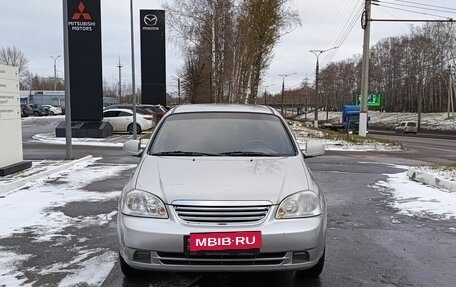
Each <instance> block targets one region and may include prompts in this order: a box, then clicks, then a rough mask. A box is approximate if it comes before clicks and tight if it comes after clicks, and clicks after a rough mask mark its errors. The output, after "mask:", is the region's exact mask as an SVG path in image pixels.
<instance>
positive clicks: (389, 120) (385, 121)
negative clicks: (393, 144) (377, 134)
mask: <svg viewBox="0 0 456 287" xmlns="http://www.w3.org/2000/svg"><path fill="white" fill-rule="evenodd" d="M369 117H370V121H369V123H370V125H371V126H373V127H374V128H375V127H378V128H380V127H381V128H389V129H393V127H394V125H395V124H398V123H400V122H401V121H417V120H418V114H417V113H381V112H379V111H369ZM304 118H306V116H305V115H300V116H298V117H297V118H296V119H298V120H300V121H303V120H304ZM341 118H342V112H328V121H330V122H339V121H340V119H341ZM313 119H314V113H313V112H311V113H308V114H307V121H309V122H310V121H313ZM318 119H319V120H326V112H325V111H320V112H319V113H318ZM421 128H423V129H425V130H433V131H445V132H456V118H455V117H453V118H448V114H447V113H422V114H421Z"/></svg>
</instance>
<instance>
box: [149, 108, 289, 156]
mask: <svg viewBox="0 0 456 287" xmlns="http://www.w3.org/2000/svg"><path fill="white" fill-rule="evenodd" d="M149 154H151V155H165V156H166V155H172V156H179V155H182V156H186V155H188V156H198V155H200V156H204V155H206V156H208V155H213V156H214V155H215V156H294V155H295V154H296V151H295V148H294V145H293V144H292V141H291V138H290V135H289V133H288V132H287V130H286V128H285V127H284V125H283V123H282V121H281V120H280V119H279V118H278V117H277V116H274V115H267V114H254V113H188V114H175V115H171V116H169V117H167V118H166V120H165V122H164V123H163V125H162V126H161V127H160V129H159V130H158V133H157V135H156V136H155V137H154V139H153V143H152V145H151V148H150V150H149Z"/></svg>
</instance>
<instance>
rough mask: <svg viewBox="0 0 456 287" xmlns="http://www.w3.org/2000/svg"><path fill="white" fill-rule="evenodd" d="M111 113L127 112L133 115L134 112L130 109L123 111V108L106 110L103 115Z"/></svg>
mask: <svg viewBox="0 0 456 287" xmlns="http://www.w3.org/2000/svg"><path fill="white" fill-rule="evenodd" d="M109 111H114V112H127V113H129V114H131V113H132V111H131V110H129V109H121V108H111V109H106V110H104V111H103V113H105V112H109Z"/></svg>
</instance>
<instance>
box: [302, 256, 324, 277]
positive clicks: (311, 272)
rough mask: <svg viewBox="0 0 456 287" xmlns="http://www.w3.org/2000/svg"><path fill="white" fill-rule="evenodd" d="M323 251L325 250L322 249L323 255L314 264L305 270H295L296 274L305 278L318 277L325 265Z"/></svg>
mask: <svg viewBox="0 0 456 287" xmlns="http://www.w3.org/2000/svg"><path fill="white" fill-rule="evenodd" d="M325 253H326V252H325V251H323V255H322V256H321V258H320V260H318V263H317V264H316V265H315V266H313V267H312V268H309V269H305V270H298V271H296V275H298V276H300V277H306V278H318V277H319V276H320V274H321V272H322V271H323V267H324V266H325Z"/></svg>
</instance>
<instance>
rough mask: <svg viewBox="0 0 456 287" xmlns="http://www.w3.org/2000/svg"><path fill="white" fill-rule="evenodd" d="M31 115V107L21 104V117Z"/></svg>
mask: <svg viewBox="0 0 456 287" xmlns="http://www.w3.org/2000/svg"><path fill="white" fill-rule="evenodd" d="M31 115H33V109H32V107H30V106H29V105H26V104H21V117H23V118H24V117H28V116H31Z"/></svg>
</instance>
